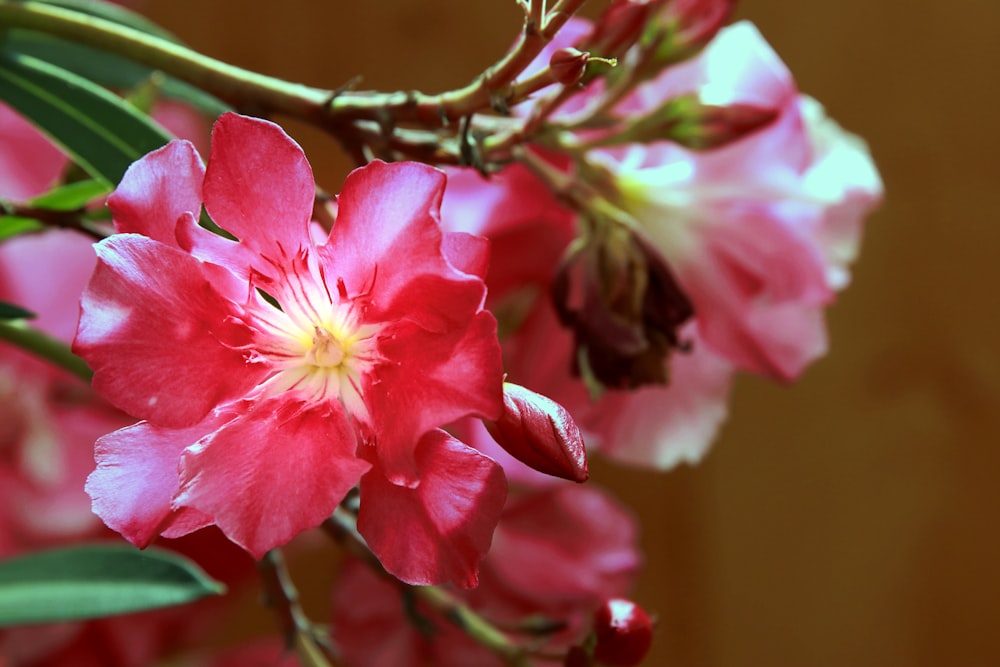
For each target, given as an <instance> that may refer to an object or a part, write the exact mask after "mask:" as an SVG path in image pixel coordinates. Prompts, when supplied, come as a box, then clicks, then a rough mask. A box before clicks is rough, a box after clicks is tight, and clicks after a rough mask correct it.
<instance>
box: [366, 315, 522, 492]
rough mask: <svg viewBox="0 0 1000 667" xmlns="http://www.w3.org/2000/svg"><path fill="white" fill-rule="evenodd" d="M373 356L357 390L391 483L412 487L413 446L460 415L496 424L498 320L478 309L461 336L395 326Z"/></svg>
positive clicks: (499, 370)
mask: <svg viewBox="0 0 1000 667" xmlns="http://www.w3.org/2000/svg"><path fill="white" fill-rule="evenodd" d="M379 352H380V354H382V355H383V356H384V357H385V358H386V359H393V360H400V361H402V363H395V364H382V365H380V366H378V367H377V369H376V371H375V372H374V373H372V374H371V375H370V377H369V378H368V381H369V383H370V386H368V387H366V388H365V389H364V391H363V392H362V393H363V394H364V395H365V397H366V403H367V404H368V407H369V410H370V412H371V414H372V417H373V421H374V425H373V428H374V429H375V432H376V435H375V437H376V443H377V451H378V455H379V460H380V461H381V462H382V465H383V466H384V471H385V474H386V475H387V476H388V477H389V479H392V480H393V481H395V482H397V483H412V482H413V481H415V479H416V471H417V466H416V464H415V462H414V458H413V456H414V455H413V450H414V446H415V444H416V441H417V440H418V439H419V438H420V437H421V436H422V435H423V434H425V433H427V432H428V431H431V430H432V429H434V428H437V427H439V426H441V425H443V424H448V423H451V422H453V421H455V420H457V419H460V418H461V417H465V416H469V415H475V416H479V417H484V418H487V419H495V418H496V417H498V416H499V415H500V412H501V410H502V407H503V386H502V377H503V363H502V360H501V354H500V344H499V342H498V341H497V338H496V320H495V319H494V318H493V316H492V315H491V314H490V313H489V312H488V311H481V312H480V313H479V314H477V315H476V317H475V318H473V319H472V321H471V323H470V324H469V326H468V327H467V328H465V329H464V330H456V331H449V332H447V333H442V334H434V333H429V332H426V331H424V330H422V329H420V328H418V327H416V326H414V325H413V324H410V323H400V324H398V325H396V326H395V327H393V328H392V329H390V330H389V331H387V332H386V337H385V340H384V341H382V342H380V345H379Z"/></svg>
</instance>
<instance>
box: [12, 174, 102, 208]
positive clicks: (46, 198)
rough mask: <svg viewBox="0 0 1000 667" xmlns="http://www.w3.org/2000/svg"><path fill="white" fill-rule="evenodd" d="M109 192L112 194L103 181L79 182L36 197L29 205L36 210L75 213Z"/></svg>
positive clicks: (61, 186)
mask: <svg viewBox="0 0 1000 667" xmlns="http://www.w3.org/2000/svg"><path fill="white" fill-rule="evenodd" d="M109 192H111V188H109V187H108V186H107V184H106V183H103V182H102V181H95V180H91V181H77V182H76V183H70V184H68V185H60V186H58V187H56V188H54V189H52V190H49V191H48V192H46V193H45V194H43V195H39V196H37V197H35V198H34V199H32V200H31V201H29V202H28V204H29V205H31V206H34V207H36V208H48V209H52V210H54V211H75V210H77V209H78V208H83V207H84V206H86V205H87V204H89V203H90V202H92V201H94V200H95V199H97V198H98V197H101V196H103V195H106V194H108V193H109Z"/></svg>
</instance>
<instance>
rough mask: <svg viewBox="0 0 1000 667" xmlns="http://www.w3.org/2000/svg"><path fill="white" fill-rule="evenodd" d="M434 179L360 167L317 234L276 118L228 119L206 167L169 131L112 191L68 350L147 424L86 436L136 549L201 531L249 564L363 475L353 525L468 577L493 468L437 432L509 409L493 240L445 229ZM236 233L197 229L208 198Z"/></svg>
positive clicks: (422, 572)
mask: <svg viewBox="0 0 1000 667" xmlns="http://www.w3.org/2000/svg"><path fill="white" fill-rule="evenodd" d="M444 184H445V176H444V174H443V173H441V172H440V171H438V170H435V169H432V168H430V167H426V166H423V165H418V164H410V163H398V164H385V163H381V162H375V163H372V164H370V165H368V166H366V167H363V168H360V169H358V170H356V171H354V172H353V173H351V174H350V175H349V176H348V178H347V180H346V181H345V183H344V186H343V190H342V192H341V195H340V197H339V199H338V203H337V217H336V222H335V224H334V225H333V229H332V230H331V231H330V233H329V234H328V235H326V234H324V233H321V232H320V230H319V227H318V226H316V225H312V224H311V222H310V221H311V216H312V211H313V203H314V197H315V184H314V181H313V176H312V172H311V169H310V167H309V164H308V162H307V161H306V158H305V155H304V154H303V153H302V150H301V149H300V148H299V146H298V145H297V144H295V142H294V141H292V140H291V139H290V138H289V137H288V136H287V135H286V134H285V133H284V132H283V131H282V130H281V129H280V128H279V127H278V126H276V125H274V124H272V123H269V122H267V121H263V120H259V119H254V118H248V117H244V116H239V115H236V114H232V113H229V114H225V115H223V116H222V117H221V118H220V119H219V120H218V121H217V123H216V124H215V127H214V129H213V132H212V145H211V159H210V160H209V162H208V165H207V167H203V166H202V163H201V160H200V158H199V157H198V154H197V153H196V151H195V150H194V148H193V146H192V145H191V144H189V143H187V142H184V141H174V142H171V143H169V144H168V145H167V146H165V147H163V148H161V149H159V150H157V151H154V152H152V153H150V154H149V155H147V156H146V157H144V158H142V159H141V160H139V161H138V162H136V163H135V164H133V165H132V166H131V167H130V169H129V170H128V172H127V173H126V175H125V177H124V178H123V180H122V182H121V184H120V185H119V187H118V189H117V190H116V191H115V193H114V194H113V195H112V196H111V197H110V198H109V201H108V204H109V207H110V208H111V211H112V216H113V221H114V223H115V227H116V231H117V232H118V233H117V234H115V235H113V236H111V237H109V238H108V239H105V240H104V241H102V242H100V243H98V244H97V246H96V249H97V256H98V264H97V268H96V270H95V272H94V275H93V277H92V279H91V282H90V284H89V286H88V287H87V290H86V292H85V293H84V296H83V300H82V314H81V318H80V325H79V329H78V332H77V337H76V340H75V342H74V349H75V351H76V352H77V353H78V354H79V355H80V356H82V357H83V358H84V359H86V360H87V362H88V363H89V364H90V365H91V367H92V368H93V369H94V373H95V375H94V387H95V388H96V389H97V390H98V391H99V392H100V393H102V394H103V395H104V396H106V397H107V398H108V399H109V400H110V401H111V402H112V403H114V404H115V405H117V406H118V407H120V408H122V409H123V410H125V411H126V412H129V413H130V414H132V415H133V416H135V417H137V418H139V419H141V420H142V421H140V422H139V423H137V424H135V425H133V426H131V427H128V428H125V429H122V430H119V431H116V432H114V433H111V434H109V435H107V436H105V437H103V438H101V439H100V440H98V442H97V449H96V458H97V463H98V465H97V469H96V470H95V471H94V472H93V473H92V474H91V476H90V478H89V480H88V483H87V491H88V493H89V494H90V495H91V497H92V499H93V505H94V511H95V512H96V513H97V514H98V515H99V516H100V517H101V518H102V519H103V520H104V521H105V523H107V524H108V525H109V526H110V527H112V528H114V529H115V530H117V531H119V532H120V533H122V535H124V536H125V537H126V538H128V539H129V540H130V541H132V542H133V543H135V544H137V545H139V546H145V545H146V544H149V542H150V541H151V540H152V539H153V538H154V537H155V536H156V535H158V534H159V535H163V536H166V537H173V536H177V535H183V534H186V533H189V532H191V531H193V530H196V529H198V528H201V527H202V526H206V525H210V524H214V525H216V526H218V527H219V528H220V529H221V530H222V531H223V532H224V533H225V534H226V535H227V536H228V537H229V538H230V539H231V540H233V541H234V542H236V543H237V544H239V545H240V546H242V547H244V548H245V549H246V550H247V551H249V552H250V553H251V554H252V555H254V556H255V557H257V558H260V557H261V556H263V554H264V553H265V552H266V551H267V550H269V549H271V548H274V547H277V546H280V545H282V544H285V543H287V542H288V541H289V540H291V539H292V538H293V537H294V536H295V535H296V534H298V533H300V532H302V531H303V530H306V529H308V528H311V527H314V526H317V525H319V524H320V523H321V522H322V521H323V520H324V519H326V518H327V517H328V516H329V515H330V514H331V512H332V511H333V510H334V508H335V507H336V506H337V504H338V503H339V502H340V501H341V500H342V499H343V498H344V496H345V494H346V493H347V492H348V491H350V490H351V489H352V488H354V487H357V486H360V493H361V505H360V514H359V518H358V528H359V530H360V531H361V533H362V534H363V535H364V536H365V538H366V540H367V541H368V543H369V545H370V546H371V548H372V550H373V551H374V552H375V553H376V554H377V555H378V556H379V558H380V559H381V560H382V563H383V564H384V565H385V567H386V569H388V570H389V571H390V572H392V573H393V574H395V575H397V576H398V577H399V578H401V579H403V580H405V581H407V582H409V583H419V584H426V583H437V582H442V581H445V580H454V581H456V582H457V583H459V584H461V585H466V586H469V585H474V584H475V582H476V566H477V563H478V561H479V559H480V558H481V557H482V555H483V554H484V553H485V551H486V550H487V549H488V547H489V543H490V538H491V535H492V531H493V527H494V526H495V524H496V521H497V518H498V516H499V513H500V510H501V508H502V506H503V500H504V497H505V494H506V481H505V479H504V476H503V472H502V470H501V469H500V468H499V466H497V465H496V464H495V463H494V462H493V461H492V460H490V459H488V458H486V457H485V456H482V455H481V454H479V453H478V452H476V451H475V450H473V449H471V448H469V447H467V446H465V445H464V444H462V443H461V442H459V441H457V440H455V439H454V438H452V437H450V436H449V435H448V434H446V433H445V432H444V431H442V430H440V427H441V426H443V425H445V424H448V423H450V422H452V421H454V420H456V419H459V418H462V417H466V416H478V417H483V418H488V419H495V418H496V417H497V416H499V414H500V410H501V407H502V398H501V382H502V368H501V360H500V350H499V344H498V343H497V339H496V323H495V320H494V318H493V316H492V315H491V314H490V313H489V312H487V311H485V310H484V309H483V301H484V298H485V286H484V283H483V280H482V272H483V270H484V268H485V256H486V246H485V242H484V241H483V240H482V239H479V238H475V237H472V236H470V235H467V234H453V233H447V234H443V233H442V232H441V230H440V227H439V223H438V207H439V204H440V199H441V196H442V193H443V190H444ZM203 201H204V205H205V209H206V211H207V213H208V215H210V216H211V219H212V221H213V222H214V223H216V224H217V225H218V226H219V227H221V228H222V229H223V230H225V232H227V233H228V234H229V235H231V236H232V237H234V238H235V239H236V240H229V239H228V238H225V237H223V236H221V235H217V234H213V233H211V232H209V231H206V229H204V228H203V227H201V226H200V225H199V218H200V215H201V207H202V202H203Z"/></svg>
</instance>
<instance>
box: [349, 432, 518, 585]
mask: <svg viewBox="0 0 1000 667" xmlns="http://www.w3.org/2000/svg"><path fill="white" fill-rule="evenodd" d="M416 462H417V467H418V469H419V471H420V484H419V485H418V486H416V487H415V488H408V487H405V486H396V485H395V484H392V483H391V482H390V481H389V480H388V479H386V477H385V476H384V475H383V474H382V472H381V470H379V469H378V468H376V469H375V470H372V471H371V472H369V473H368V474H367V475H365V476H364V478H363V479H362V480H361V510H360V512H359V514H358V530H359V531H360V532H361V534H362V535H363V536H364V538H365V540H366V541H367V542H368V545H369V546H370V547H371V548H372V551H373V552H374V553H375V555H376V556H378V559H379V560H380V561H381V562H382V565H383V566H384V567H385V569H386V570H387V571H388V572H390V573H391V574H393V575H394V576H396V577H397V578H399V579H401V580H402V581H405V582H406V583H409V584H414V585H427V584H440V583H444V582H446V581H453V582H455V583H456V584H457V585H459V586H462V587H464V588H471V587H473V586H475V585H476V582H477V570H478V566H479V561H480V559H482V557H483V556H484V555H485V554H486V551H487V550H488V549H489V547H490V540H491V538H492V535H493V529H494V528H495V527H496V524H497V521H498V520H499V518H500V511H501V510H502V509H503V504H504V500H505V498H506V497H507V481H506V479H505V478H504V475H503V470H502V469H501V468H500V466H498V465H497V464H496V463H494V462H493V461H492V460H490V459H488V458H486V457H485V456H483V455H482V454H480V453H479V452H477V451H475V450H474V449H471V448H469V447H466V446H465V445H463V444H462V443H461V442H459V441H458V440H455V439H454V438H452V437H451V436H449V435H448V434H446V433H445V432H443V431H432V432H431V433H428V434H427V435H425V436H424V437H423V438H422V439H421V441H420V444H419V445H418V447H417V451H416Z"/></svg>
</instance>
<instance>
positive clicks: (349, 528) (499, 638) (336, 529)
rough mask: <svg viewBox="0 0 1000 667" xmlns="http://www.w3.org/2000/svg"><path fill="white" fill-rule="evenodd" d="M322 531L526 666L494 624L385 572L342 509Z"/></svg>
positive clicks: (447, 596) (443, 593)
mask: <svg viewBox="0 0 1000 667" xmlns="http://www.w3.org/2000/svg"><path fill="white" fill-rule="evenodd" d="M323 528H324V529H325V530H326V531H327V532H328V533H329V534H330V535H331V536H333V538H334V539H335V540H336V541H337V542H338V543H339V544H341V545H342V546H343V547H344V548H345V549H346V550H347V551H348V552H349V553H350V554H351V555H352V556H355V557H356V558H359V559H360V560H362V561H363V562H364V563H365V564H367V565H368V566H369V567H371V568H372V570H373V571H375V572H376V573H378V574H379V575H381V576H384V577H386V578H388V579H389V580H391V581H393V582H394V583H396V584H397V585H399V586H400V587H401V588H402V589H404V590H405V591H407V592H408V593H409V594H411V595H412V596H413V597H414V598H415V599H416V600H419V601H421V602H423V603H424V604H426V605H427V606H429V607H430V608H432V609H434V610H435V611H437V612H438V613H439V614H441V615H442V616H443V617H444V618H446V619H448V621H449V622H450V623H452V624H453V625H455V626H456V627H457V628H458V629H460V630H461V631H462V632H464V633H465V634H466V635H468V636H469V637H470V638H472V639H473V640H474V641H476V642H477V643H479V644H480V645H481V646H483V647H484V648H486V649H488V650H489V651H491V652H492V653H494V654H495V655H497V656H499V657H500V658H501V659H503V661H504V662H505V663H506V664H507V665H510V666H511V667H528V666H529V665H530V664H531V663H530V662H529V660H528V653H527V651H526V650H525V649H524V648H522V647H521V646H519V645H517V644H516V643H514V642H512V641H511V640H510V639H509V638H508V637H507V635H505V634H504V633H503V632H501V631H500V630H499V629H498V628H497V627H496V626H495V625H493V624H492V623H490V622H489V621H488V620H486V619H485V618H483V617H482V616H480V615H479V614H477V613H476V612H475V611H473V610H472V609H471V608H470V607H469V606H468V605H466V604H465V603H463V602H462V601H461V600H459V599H458V598H456V597H455V596H454V595H452V594H451V593H450V592H449V591H448V590H446V589H445V588H442V587H440V586H410V585H409V584H405V583H403V582H401V581H399V580H398V579H396V578H395V577H393V576H392V575H391V574H389V573H387V572H386V571H385V569H384V568H383V567H382V565H381V564H380V563H379V561H378V559H377V558H376V557H375V555H374V554H373V553H372V552H371V550H370V549H369V548H368V545H367V544H366V543H365V540H364V538H363V537H362V536H361V534H360V533H358V529H357V523H356V520H355V518H354V516H353V514H351V512H349V511H348V510H346V509H344V508H343V506H341V507H338V508H337V510H336V511H335V512H334V513H333V516H331V517H330V518H329V519H328V520H327V521H326V522H324V524H323Z"/></svg>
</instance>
